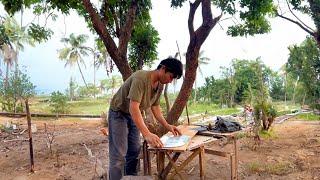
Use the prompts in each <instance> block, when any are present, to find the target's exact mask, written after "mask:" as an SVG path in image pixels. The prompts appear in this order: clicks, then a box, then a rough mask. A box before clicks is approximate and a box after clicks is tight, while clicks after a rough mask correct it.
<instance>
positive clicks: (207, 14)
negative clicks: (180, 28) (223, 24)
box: [195, 0, 222, 49]
mask: <svg viewBox="0 0 320 180" xmlns="http://www.w3.org/2000/svg"><path fill="white" fill-rule="evenodd" d="M210 3H211V2H210V0H202V3H201V6H202V19H203V21H202V24H201V26H200V27H199V28H198V29H197V30H196V32H195V34H196V36H197V39H198V40H197V45H196V46H197V47H198V48H199V49H200V47H201V45H202V44H203V42H204V41H205V40H206V39H207V37H208V35H209V33H210V32H211V30H212V28H213V27H214V26H215V25H216V24H217V23H218V21H219V20H220V18H221V17H222V12H221V14H220V15H219V16H218V17H216V18H214V19H212V11H211V4H210Z"/></svg>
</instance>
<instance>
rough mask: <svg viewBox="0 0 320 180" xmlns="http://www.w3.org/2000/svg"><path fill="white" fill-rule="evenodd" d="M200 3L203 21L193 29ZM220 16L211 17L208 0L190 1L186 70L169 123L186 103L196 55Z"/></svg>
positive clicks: (175, 118) (193, 76) (192, 79)
mask: <svg viewBox="0 0 320 180" xmlns="http://www.w3.org/2000/svg"><path fill="white" fill-rule="evenodd" d="M200 4H201V7H202V19H203V22H202V24H201V26H200V27H199V28H198V29H197V30H196V31H194V27H193V21H194V15H195V12H196V10H197V8H198V7H199V5H200ZM221 16H222V14H221V15H220V16H218V17H216V18H215V19H213V18H212V12H211V2H210V0H196V1H195V2H194V3H190V12H189V18H188V28H189V35H190V42H189V46H188V49H187V54H186V72H185V78H184V80H183V84H182V87H181V90H180V93H179V95H178V97H177V99H176V100H175V102H174V104H173V106H172V108H171V110H170V112H169V114H168V117H167V121H168V122H169V123H171V124H176V123H177V121H178V119H179V117H180V115H181V113H182V111H183V108H184V107H185V106H186V104H187V101H188V98H189V96H190V94H191V91H192V86H193V83H194V81H195V77H196V72H197V68H198V56H199V51H200V48H201V45H202V44H203V42H204V41H205V40H206V38H207V37H208V35H209V33H210V32H211V30H212V28H213V27H214V26H215V25H216V24H217V22H218V21H219V20H220V18H221Z"/></svg>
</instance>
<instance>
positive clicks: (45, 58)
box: [0, 0, 311, 94]
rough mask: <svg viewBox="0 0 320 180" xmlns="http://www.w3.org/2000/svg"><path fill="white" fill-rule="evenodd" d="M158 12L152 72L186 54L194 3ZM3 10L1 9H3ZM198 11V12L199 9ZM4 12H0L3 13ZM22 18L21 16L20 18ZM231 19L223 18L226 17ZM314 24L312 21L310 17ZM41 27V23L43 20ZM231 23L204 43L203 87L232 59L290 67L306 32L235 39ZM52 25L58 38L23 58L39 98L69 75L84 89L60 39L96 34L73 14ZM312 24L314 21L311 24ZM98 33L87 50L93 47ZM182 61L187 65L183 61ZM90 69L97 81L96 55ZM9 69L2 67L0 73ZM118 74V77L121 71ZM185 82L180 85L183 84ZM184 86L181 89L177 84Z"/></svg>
mask: <svg viewBox="0 0 320 180" xmlns="http://www.w3.org/2000/svg"><path fill="white" fill-rule="evenodd" d="M152 4H153V9H152V10H151V13H150V14H151V17H152V24H153V26H154V27H155V28H156V29H157V31H158V32H159V36H160V39H161V40H160V43H159V44H158V59H159V60H158V61H156V62H155V64H154V66H153V67H152V68H155V67H156V66H157V64H158V63H159V62H160V60H162V59H164V58H167V57H168V56H174V55H175V53H176V52H177V45H176V42H177V43H178V45H179V48H180V51H181V53H184V52H186V50H187V46H188V44H189V33H188V28H187V20H188V14H189V3H185V5H184V6H183V7H182V8H180V9H173V8H170V4H169V1H159V0H152ZM1 8H2V7H0V9H1ZM198 11H199V10H198ZM3 12H4V11H2V10H0V14H1V15H3ZM199 13H200V12H197V16H196V19H195V28H197V27H198V26H199V25H200V23H201V18H200V17H199V16H200V15H199ZM219 13H220V12H219V11H217V10H213V15H214V16H217V15H219ZM16 17H18V19H20V17H19V15H17V16H16ZM32 18H33V15H32V14H30V13H29V14H28V13H25V14H24V15H23V22H25V23H28V22H29V21H30V20H31V19H32ZM224 18H227V16H223V17H222V19H224ZM307 21H309V22H310V20H308V19H307ZM39 22H40V24H41V19H39ZM230 22H231V21H228V20H224V21H222V22H221V23H220V24H219V25H216V26H215V27H214V28H213V30H212V31H211V33H210V35H209V37H208V38H207V39H206V41H205V42H204V44H203V45H202V48H201V50H203V51H204V56H206V57H208V58H210V62H209V64H208V65H205V66H204V67H201V69H202V72H203V76H201V75H198V76H197V85H198V86H199V85H202V84H203V83H204V78H205V77H208V76H215V77H216V78H219V75H220V67H221V66H229V65H230V63H231V61H232V59H235V58H237V59H252V60H254V59H256V58H258V57H261V60H262V61H263V62H264V63H265V64H266V65H267V66H269V67H270V68H271V69H273V70H275V71H276V70H279V68H280V67H281V66H282V65H283V64H284V63H286V61H287V59H288V56H289V51H288V46H290V45H293V44H300V43H301V42H302V41H303V40H304V39H305V37H306V36H307V33H306V32H305V31H303V30H302V29H300V28H299V27H298V26H296V25H294V24H292V23H289V22H287V21H285V20H282V19H279V18H277V19H271V26H272V31H271V32H270V33H268V34H264V35H255V36H254V37H230V36H227V34H226V30H227V25H228V24H230ZM48 24H49V27H50V28H52V30H53V31H54V35H53V37H52V38H51V39H50V40H49V41H47V42H45V43H41V44H38V45H36V46H35V47H30V46H26V47H25V49H24V51H23V52H21V53H20V54H19V64H20V67H24V68H25V69H26V70H27V74H28V75H29V77H30V79H31V82H32V83H33V84H35V85H36V90H37V92H38V93H39V94H41V93H45V94H48V93H51V92H53V91H57V90H59V91H62V92H64V91H65V89H66V88H67V87H68V82H69V80H70V77H71V76H72V77H74V78H76V81H77V83H78V84H80V85H83V82H82V79H81V76H80V73H79V72H78V69H77V67H73V68H70V67H64V64H65V63H64V62H63V61H61V60H59V59H58V53H57V50H58V49H60V48H63V47H64V46H63V44H62V43H61V42H60V39H61V38H62V37H64V36H68V35H69V34H71V33H75V34H76V35H78V34H88V35H89V34H91V33H90V32H89V30H88V29H87V28H86V22H85V21H84V18H81V17H78V16H77V15H76V13H74V12H73V13H71V14H70V15H69V16H66V17H63V16H59V18H58V20H57V21H56V22H50V21H49V23H48ZM309 24H311V23H309ZM93 37H94V36H93V35H91V36H90V40H89V41H88V43H87V46H91V47H93V46H94V42H93ZM183 61H185V60H184V59H183ZM85 62H86V68H83V72H84V76H85V79H86V80H87V82H91V83H93V57H92V56H90V57H87V58H85ZM3 68H4V65H3V64H1V69H3ZM115 74H119V73H118V72H117V70H116V72H115ZM105 78H107V73H106V71H105V70H104V69H103V67H102V68H101V69H99V70H98V72H97V82H98V81H99V80H102V79H105ZM181 83H182V80H179V81H178V84H181ZM178 86H179V85H178Z"/></svg>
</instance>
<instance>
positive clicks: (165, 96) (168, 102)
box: [163, 84, 170, 115]
mask: <svg viewBox="0 0 320 180" xmlns="http://www.w3.org/2000/svg"><path fill="white" fill-rule="evenodd" d="M168 87H169V85H168V84H166V86H165V88H164V92H163V96H164V100H165V101H166V108H167V109H166V110H167V112H166V115H168V113H169V111H170V101H169V97H168Z"/></svg>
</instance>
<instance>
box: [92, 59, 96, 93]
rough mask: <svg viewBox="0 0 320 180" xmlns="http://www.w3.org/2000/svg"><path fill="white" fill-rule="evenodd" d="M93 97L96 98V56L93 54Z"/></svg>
mask: <svg viewBox="0 0 320 180" xmlns="http://www.w3.org/2000/svg"><path fill="white" fill-rule="evenodd" d="M93 87H94V91H93V97H94V98H96V54H95V53H94V54H93Z"/></svg>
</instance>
